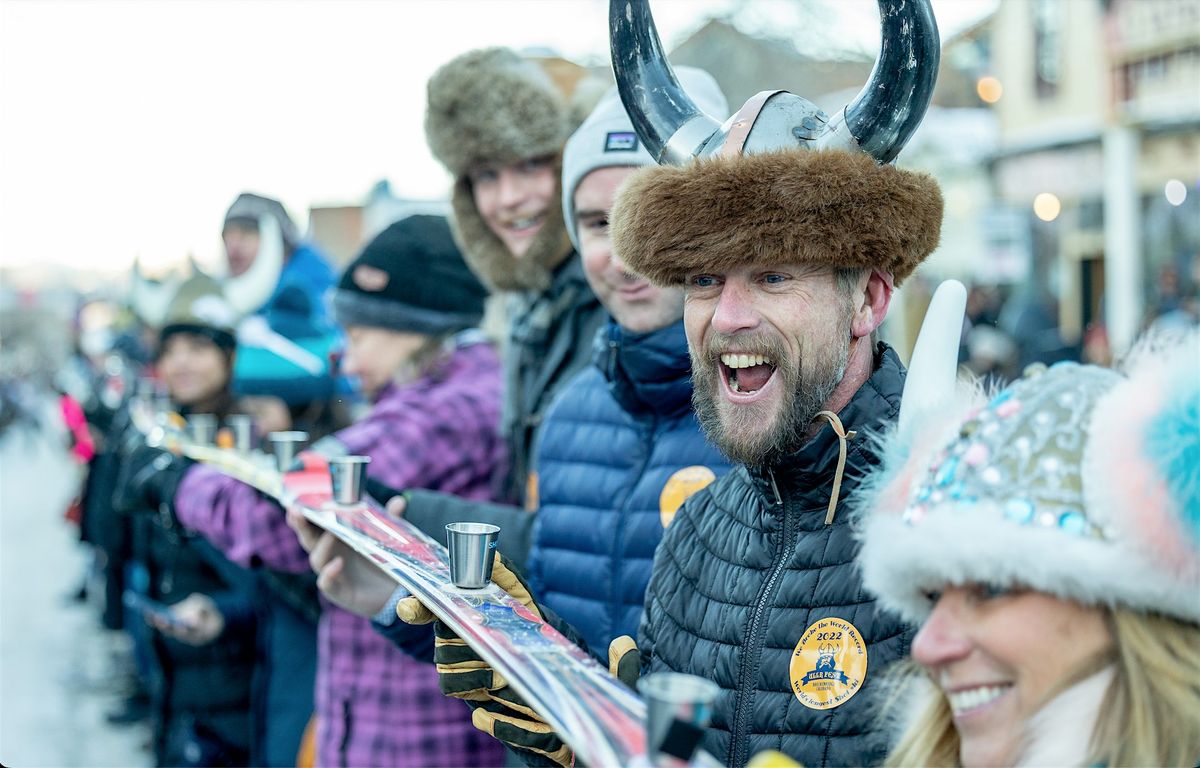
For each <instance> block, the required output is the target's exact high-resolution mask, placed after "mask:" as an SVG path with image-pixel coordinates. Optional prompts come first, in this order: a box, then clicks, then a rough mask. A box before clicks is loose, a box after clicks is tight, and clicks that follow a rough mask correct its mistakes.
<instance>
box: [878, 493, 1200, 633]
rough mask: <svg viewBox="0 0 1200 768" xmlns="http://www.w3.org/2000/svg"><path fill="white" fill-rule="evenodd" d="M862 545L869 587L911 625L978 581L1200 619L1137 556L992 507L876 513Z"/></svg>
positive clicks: (1193, 604) (1172, 582)
mask: <svg viewBox="0 0 1200 768" xmlns="http://www.w3.org/2000/svg"><path fill="white" fill-rule="evenodd" d="M862 540H863V544H862V549H861V551H860V553H859V563H860V567H861V568H862V574H863V584H864V586H865V587H866V588H867V589H868V590H870V591H871V592H873V593H875V594H876V595H878V596H879V598H880V601H881V602H882V603H883V604H884V605H885V606H886V607H888V608H890V609H892V610H894V611H897V612H898V613H900V614H901V615H902V616H904V617H905V618H906V619H908V620H910V621H913V622H921V621H923V620H924V619H925V618H926V617H927V616H928V615H929V611H930V608H931V606H930V604H929V601H928V600H927V599H926V597H925V593H926V592H929V591H936V590H941V589H943V588H945V587H946V586H947V585H964V584H976V583H979V584H991V585H994V586H998V587H1008V586H1023V587H1028V588H1030V589H1034V590H1037V591H1039V592H1045V593H1047V594H1051V595H1058V596H1059V597H1063V598H1067V599H1072V600H1077V601H1079V602H1081V603H1084V604H1087V605H1110V606H1116V605H1123V606H1127V607H1130V608H1134V609H1142V610H1155V611H1161V612H1163V613H1166V614H1169V615H1172V616H1179V617H1182V618H1185V619H1188V620H1190V621H1200V592H1197V591H1190V592H1189V591H1188V590H1183V589H1181V588H1180V586H1181V585H1180V584H1179V581H1178V580H1177V579H1174V578H1172V577H1171V576H1170V574H1168V573H1164V572H1163V570H1162V569H1161V568H1159V567H1157V564H1156V563H1154V562H1153V561H1150V560H1147V559H1146V558H1144V557H1143V556H1142V554H1141V553H1140V552H1139V551H1138V550H1137V549H1135V548H1133V547H1130V546H1127V545H1125V544H1124V543H1123V542H1121V541H1106V540H1102V539H1096V538H1085V537H1083V536H1078V535H1075V534H1072V533H1067V532H1065V531H1062V530H1060V529H1058V528H1052V527H1045V526H1041V525H1038V524H1037V523H1036V522H1033V523H1029V524H1024V525H1023V524H1020V523H1017V522H1014V521H1012V520H1008V519H1006V518H1005V517H1004V516H1003V514H1002V512H1001V510H1000V508H999V507H998V506H997V505H996V504H994V503H989V502H980V503H974V504H967V505H964V504H955V505H948V504H947V505H942V506H940V507H937V508H935V509H932V510H930V511H929V513H928V515H927V516H926V517H925V518H924V519H923V520H921V521H920V522H918V523H915V524H910V523H907V522H904V521H903V520H901V519H899V518H897V517H893V516H880V515H876V516H873V517H872V518H871V519H868V520H867V521H866V523H865V525H864V526H863V531H862Z"/></svg>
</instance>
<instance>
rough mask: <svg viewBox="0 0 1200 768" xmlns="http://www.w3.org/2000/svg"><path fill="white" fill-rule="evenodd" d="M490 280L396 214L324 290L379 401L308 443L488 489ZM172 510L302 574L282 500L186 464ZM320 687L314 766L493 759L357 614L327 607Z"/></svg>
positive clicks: (453, 484) (479, 491)
mask: <svg viewBox="0 0 1200 768" xmlns="http://www.w3.org/2000/svg"><path fill="white" fill-rule="evenodd" d="M484 293H485V292H484V289H483V288H482V286H481V285H480V284H479V282H478V281H477V280H476V278H475V277H473V276H472V274H471V272H470V271H469V270H468V269H467V268H466V266H465V264H464V263H463V261H462V257H461V256H460V255H459V254H458V251H457V250H456V249H455V247H454V244H453V241H452V240H451V237H450V231H449V228H448V227H447V225H446V222H445V220H444V219H442V218H440V217H433V216H413V217H410V218H408V219H405V220H403V221H401V222H398V223H396V224H393V225H392V226H391V227H390V228H388V229H387V230H385V231H384V232H383V233H382V234H380V235H379V236H378V237H377V238H376V239H375V240H373V241H372V242H371V243H370V244H369V245H367V247H366V248H365V249H364V250H363V252H362V254H360V255H359V257H358V258H357V259H356V260H355V261H354V262H352V263H351V264H350V265H349V266H348V267H347V269H346V272H345V274H344V275H343V276H342V279H341V282H340V284H339V286H338V289H337V291H336V292H335V294H334V302H333V303H334V311H335V313H336V315H337V318H338V322H339V323H340V324H341V325H342V326H343V327H344V328H345V329H346V335H347V339H348V344H347V351H346V352H347V353H346V358H345V366H346V371H347V373H349V374H351V375H355V376H357V377H358V378H359V380H360V381H361V383H362V389H363V392H364V393H365V394H367V395H368V396H369V397H370V398H371V399H372V401H373V407H372V409H371V411H370V413H369V414H368V415H367V417H366V418H365V419H363V420H362V421H360V422H358V423H356V424H354V425H352V426H350V427H347V428H346V429H344V430H341V431H340V432H338V433H336V434H335V435H333V436H331V437H330V438H325V439H324V440H322V441H320V442H318V444H317V445H316V446H314V450H316V451H317V452H319V453H323V454H325V455H332V454H333V453H334V452H336V453H350V454H358V455H366V456H370V457H371V463H370V464H369V465H368V473H369V475H370V476H371V477H372V478H375V479H377V480H379V481H381V482H383V483H385V484H387V485H389V486H392V487H395V488H427V489H433V490H438V491H442V492H445V493H451V494H455V495H459V496H463V497H466V498H473V499H486V498H488V494H489V489H490V480H491V477H492V474H493V472H494V471H495V469H496V467H497V465H498V464H499V462H500V461H501V460H502V459H503V453H504V449H503V443H502V441H501V440H500V439H499V438H498V436H497V434H496V426H497V425H498V424H499V410H500V394H501V391H500V388H501V381H500V369H499V363H498V360H497V357H496V354H495V352H494V351H493V350H492V348H491V347H490V346H489V345H488V344H487V343H485V342H484V341H483V339H482V337H481V336H480V335H479V334H478V332H476V331H473V330H466V329H470V328H472V327H473V326H474V325H476V324H477V323H478V322H479V319H480V317H481V315H482V310H483V299H484ZM185 471H186V474H185V475H184V477H183V480H182V482H181V483H180V485H179V492H178V493H177V494H176V497H175V504H174V506H175V514H176V516H177V518H178V520H179V521H180V522H181V523H182V524H183V525H184V526H186V527H188V528H191V529H193V530H195V531H198V532H200V533H201V534H203V535H204V536H206V537H207V538H208V539H209V540H210V541H212V543H213V544H215V545H216V546H217V547H219V548H220V549H221V550H223V551H224V552H225V554H226V555H227V556H228V557H229V558H230V559H231V560H233V561H235V562H238V563H240V564H243V565H263V566H265V567H268V568H273V569H277V570H283V571H290V572H296V573H300V572H307V571H308V570H309V566H308V558H307V555H306V553H305V551H304V550H303V549H302V548H301V546H300V544H299V542H298V540H297V538H296V536H295V534H294V533H293V532H292V531H291V530H289V529H288V527H287V524H286V522H285V517H284V512H283V510H281V509H280V508H279V507H278V506H277V505H276V504H275V503H274V502H273V501H271V500H268V499H265V498H263V497H262V496H261V495H260V494H258V493H257V492H256V491H255V490H253V489H252V488H250V487H248V486H246V485H243V484H241V483H238V482H237V481H235V480H231V479H229V478H227V477H224V476H222V475H220V474H218V473H217V472H215V471H214V470H212V469H210V468H208V467H203V466H198V465H196V466H192V467H190V468H187V469H186V470H185ZM317 663H318V668H317V683H316V714H317V760H318V764H319V765H322V766H465V765H473V766H487V765H502V764H503V762H504V758H503V749H502V747H501V745H500V744H499V742H496V741H495V740H493V739H490V738H489V737H487V736H485V735H483V734H482V733H480V732H479V731H477V730H475V729H474V728H473V727H472V726H471V717H470V710H469V709H468V708H467V707H466V705H465V704H464V703H463V702H461V701H458V700H455V699H448V698H446V697H444V696H442V695H441V693H440V692H439V690H438V682H437V672H436V670H435V669H434V668H433V667H432V666H429V665H423V664H420V663H418V662H416V661H414V660H412V659H410V658H409V657H407V656H405V655H404V654H403V653H402V652H401V651H400V650H399V649H397V648H396V647H395V646H394V645H392V644H391V643H390V642H389V641H388V640H386V639H385V638H383V637H381V636H380V635H379V634H377V633H376V632H374V631H373V630H372V629H371V625H370V622H369V621H368V620H367V619H363V618H359V617H358V616H355V615H353V614H351V613H348V612H346V611H344V610H342V609H340V608H337V607H336V606H333V605H332V604H329V603H324V604H323V611H322V616H321V623H320V629H319V637H318V662H317Z"/></svg>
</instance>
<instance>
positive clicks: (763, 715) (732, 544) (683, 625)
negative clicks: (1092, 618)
mask: <svg viewBox="0 0 1200 768" xmlns="http://www.w3.org/2000/svg"><path fill="white" fill-rule="evenodd" d="M875 365H876V368H875V372H874V374H873V375H872V376H871V378H870V379H868V380H867V382H866V383H865V384H863V386H862V387H860V388H859V390H858V392H857V393H856V394H855V395H854V397H853V398H852V399H851V401H850V403H849V404H848V405H847V406H846V407H845V408H843V409H842V410H841V412H840V413H839V414H838V415H839V417H840V419H841V421H842V423H843V425H844V426H845V428H846V429H847V430H857V432H858V435H857V436H856V437H855V438H854V439H852V440H850V442H849V450H848V453H847V459H846V475H845V479H844V481H843V484H842V488H841V496H840V499H839V502H838V508H837V511H836V514H835V515H834V518H833V521H832V523H830V524H826V523H825V518H826V512H827V508H828V505H829V499H830V492H831V490H832V486H833V478H834V474H835V469H836V466H837V458H838V440H837V438H836V436H835V434H834V432H833V430H832V428H831V427H829V426H828V425H827V426H826V427H825V428H824V429H823V430H822V431H821V432H820V433H819V434H818V435H817V436H816V437H815V438H813V440H811V441H810V442H809V443H808V444H807V445H806V446H804V447H803V448H802V449H801V450H800V451H799V452H797V453H796V454H794V455H793V456H791V457H789V459H788V460H787V461H784V462H782V463H780V464H779V465H777V466H772V467H763V468H756V469H753V470H748V469H746V468H744V467H739V468H738V469H737V470H735V471H733V472H730V473H729V474H727V475H726V476H725V477H723V478H721V479H720V480H718V481H717V482H715V483H713V484H712V485H710V486H708V487H707V488H706V489H704V490H702V491H700V492H698V493H697V494H696V495H694V496H692V497H691V498H690V499H689V500H688V502H687V503H686V504H684V506H683V509H681V510H680V511H679V514H678V515H677V517H676V519H675V521H674V523H672V525H671V528H670V529H669V530H668V531H667V534H666V535H665V536H664V538H663V541H662V544H661V546H660V547H659V549H658V555H657V557H656V559H655V561H654V574H653V577H652V579H651V582H650V586H649V588H648V590H647V593H646V614H645V618H644V620H643V623H642V627H641V634H640V636H639V638H638V645H639V647H640V648H641V650H642V664H643V672H644V673H645V672H651V671H652V672H662V671H675V672H686V673H690V674H694V675H699V676H701V677H706V678H708V679H710V680H713V681H714V682H716V683H717V684H718V685H720V687H721V692H720V694H719V695H718V697H717V701H716V703H715V705H714V708H713V716H712V722H711V726H710V727H709V728H708V729H707V731H706V733H705V738H704V741H703V744H702V745H703V747H704V749H706V750H707V751H708V752H709V753H711V754H713V755H715V756H716V757H717V758H718V759H719V760H721V761H722V762H723V763H725V764H726V765H730V766H738V767H740V766H744V765H745V764H746V762H747V761H748V760H749V758H750V757H753V756H754V755H756V754H758V753H759V752H761V751H763V750H767V749H775V750H779V751H781V752H784V753H785V754H787V755H789V756H791V757H793V758H795V759H796V760H799V761H800V762H801V763H803V764H804V765H807V766H834V765H838V766H841V765H872V764H878V763H881V762H882V761H883V758H884V756H885V752H886V745H885V734H884V732H883V730H884V725H883V723H882V722H881V718H880V717H879V704H880V702H879V700H878V689H879V686H878V681H879V680H880V679H881V677H882V674H883V672H884V670H885V669H886V668H887V667H888V665H889V664H891V663H892V662H894V661H896V660H897V659H899V658H902V657H904V656H906V655H907V654H908V647H909V642H910V640H911V638H912V629H911V628H910V627H908V626H906V625H904V624H903V623H902V622H901V621H900V619H899V618H898V617H897V616H895V615H893V614H889V613H885V612H883V611H880V610H878V609H877V608H876V605H875V600H874V598H873V597H872V596H870V595H868V594H867V593H865V592H864V591H863V588H862V578H861V576H860V575H859V572H858V568H857V566H856V565H855V555H856V553H857V552H858V544H857V542H856V541H855V539H854V532H853V528H852V524H851V520H850V512H849V510H848V508H847V501H846V500H847V499H851V498H853V497H854V495H855V489H856V487H857V486H858V484H859V483H860V482H861V481H862V479H863V477H864V475H865V474H866V473H867V472H868V471H870V469H871V468H872V467H874V466H875V465H877V464H878V463H879V458H878V455H877V454H876V452H875V443H873V441H872V440H871V438H870V435H871V434H872V433H876V434H877V433H879V432H880V431H881V430H884V429H886V428H887V427H888V426H890V425H891V424H894V423H895V419H896V416H897V414H898V413H899V406H900V394H901V391H902V389H903V385H904V368H903V366H902V365H901V364H900V361H899V359H898V358H897V357H896V354H895V352H893V351H892V350H891V349H890V348H888V347H886V346H884V345H880V346H879V348H878V350H877V356H876V361H875ZM797 651H802V653H799V654H798V653H797ZM826 652H828V654H827V655H826ZM806 702H807V703H806Z"/></svg>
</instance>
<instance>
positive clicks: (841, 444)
mask: <svg viewBox="0 0 1200 768" xmlns="http://www.w3.org/2000/svg"><path fill="white" fill-rule="evenodd" d="M817 416H824V417H825V419H826V420H827V421H828V422H829V424H830V426H832V427H833V431H834V432H835V433H837V437H838V463H837V472H835V473H834V475H833V493H832V494H830V496H829V512H827V513H826V514H825V525H829V524H830V523H832V522H833V513H834V511H835V510H836V509H837V503H838V496H839V495H840V494H841V492H842V473H843V472H845V470H846V442H847V441H849V440H853V439H854V438H855V436H856V435H857V434H858V433H857V432H855V431H854V430H850V431H849V432H847V431H846V428H845V427H843V426H842V420H841V419H839V418H838V415H837V414H836V413H834V412H833V411H821V412H819V413H818V414H817Z"/></svg>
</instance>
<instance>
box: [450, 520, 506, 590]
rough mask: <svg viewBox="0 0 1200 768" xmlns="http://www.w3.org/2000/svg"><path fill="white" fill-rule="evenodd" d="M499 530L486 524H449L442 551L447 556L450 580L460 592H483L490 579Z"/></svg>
mask: <svg viewBox="0 0 1200 768" xmlns="http://www.w3.org/2000/svg"><path fill="white" fill-rule="evenodd" d="M499 537H500V528H498V527H497V526H495V525H488V524H487V523H450V524H449V525H447V526H446V549H447V550H448V551H449V553H450V581H452V582H454V586H456V587H460V588H462V589H483V588H484V587H486V586H487V585H488V582H490V581H491V580H492V563H493V562H494V561H495V559H496V540H497V539H498V538H499Z"/></svg>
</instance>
